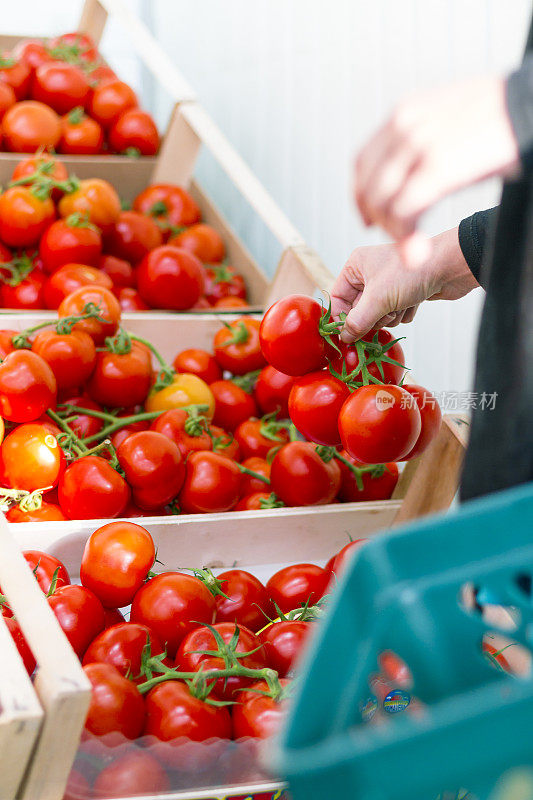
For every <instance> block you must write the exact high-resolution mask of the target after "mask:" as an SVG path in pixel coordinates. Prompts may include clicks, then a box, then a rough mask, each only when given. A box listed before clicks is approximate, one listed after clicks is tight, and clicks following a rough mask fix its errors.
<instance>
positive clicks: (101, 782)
mask: <svg viewBox="0 0 533 800" xmlns="http://www.w3.org/2000/svg"><path fill="white" fill-rule="evenodd" d="M152 691H155V690H152ZM168 791H170V781H169V779H168V776H167V774H166V772H165V770H164V769H163V767H162V766H161V764H160V763H159V761H157V759H155V758H154V757H153V756H151V755H150V754H149V753H145V752H144V751H143V750H141V749H135V750H131V751H130V752H127V753H125V754H124V755H119V756H117V757H115V758H114V759H113V761H111V762H110V764H109V766H106V767H105V769H103V770H102V771H101V772H100V773H99V774H98V777H97V778H96V780H95V782H94V786H93V796H94V797H108V798H112V797H117V798H118V797H131V796H134V795H135V794H139V793H141V794H159V793H160V792H161V793H164V792H168Z"/></svg>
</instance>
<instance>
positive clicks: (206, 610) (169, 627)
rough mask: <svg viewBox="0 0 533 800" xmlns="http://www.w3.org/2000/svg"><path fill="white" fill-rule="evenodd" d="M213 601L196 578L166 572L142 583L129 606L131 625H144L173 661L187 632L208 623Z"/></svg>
mask: <svg viewBox="0 0 533 800" xmlns="http://www.w3.org/2000/svg"><path fill="white" fill-rule="evenodd" d="M214 613H215V598H214V597H213V595H212V594H211V592H210V591H209V589H208V588H207V587H206V586H205V585H204V584H203V583H202V581H201V580H199V578H196V577H194V576H193V575H185V574H183V573H181V572H165V573H164V574H162V575H156V577H155V578H151V579H150V580H149V581H148V582H147V583H144V584H143V585H142V586H141V588H140V589H139V591H138V592H137V594H136V595H135V597H134V598H133V603H132V606H131V615H130V621H131V622H140V623H141V624H142V625H147V626H148V627H149V628H150V630H152V631H153V632H154V633H155V635H156V636H157V637H158V638H159V641H160V642H161V643H162V645H163V647H165V648H166V650H167V653H168V655H169V656H170V657H171V658H173V657H174V656H175V654H176V650H177V649H178V647H179V644H180V642H181V640H182V639H183V638H184V636H186V635H187V634H188V633H189V631H191V630H193V629H194V628H196V627H197V626H198V625H201V624H202V622H208V623H210V622H211V621H212V619H213V617H214Z"/></svg>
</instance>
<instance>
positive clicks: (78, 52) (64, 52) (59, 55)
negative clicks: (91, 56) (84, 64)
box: [48, 44, 83, 66]
mask: <svg viewBox="0 0 533 800" xmlns="http://www.w3.org/2000/svg"><path fill="white" fill-rule="evenodd" d="M48 52H49V53H50V55H51V56H52V58H55V59H56V60H57V61H65V62H66V63H67V64H74V65H75V66H79V64H80V61H82V58H81V56H82V53H83V51H82V49H81V48H80V47H79V45H77V44H58V45H56V46H55V47H52V49H51V50H49V51H48Z"/></svg>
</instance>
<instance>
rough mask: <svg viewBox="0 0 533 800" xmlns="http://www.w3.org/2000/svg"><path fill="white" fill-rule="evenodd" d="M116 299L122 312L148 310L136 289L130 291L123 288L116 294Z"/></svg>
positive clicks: (127, 288) (125, 287)
mask: <svg viewBox="0 0 533 800" xmlns="http://www.w3.org/2000/svg"><path fill="white" fill-rule="evenodd" d="M118 299H119V303H120V307H121V309H122V311H148V309H149V308H150V306H149V305H147V304H146V303H145V302H144V300H143V299H142V297H141V295H140V294H139V292H138V291H137V289H132V288H131V287H129V286H124V288H123V289H120V291H119V293H118Z"/></svg>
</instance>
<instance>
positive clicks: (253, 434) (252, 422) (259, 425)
mask: <svg viewBox="0 0 533 800" xmlns="http://www.w3.org/2000/svg"><path fill="white" fill-rule="evenodd" d="M235 439H236V440H237V442H238V443H239V447H240V451H241V454H242V457H243V458H253V457H254V456H255V457H257V458H266V457H267V455H268V453H269V452H270V450H272V448H273V447H279V446H281V445H283V444H287V442H288V441H289V432H288V431H287V428H286V427H282V426H280V425H279V424H278V423H276V422H274V421H273V420H267V419H253V418H252V419H247V420H245V421H244V422H241V424H240V425H239V427H238V428H237V430H236V431H235ZM261 491H264V486H263V489H261Z"/></svg>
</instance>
